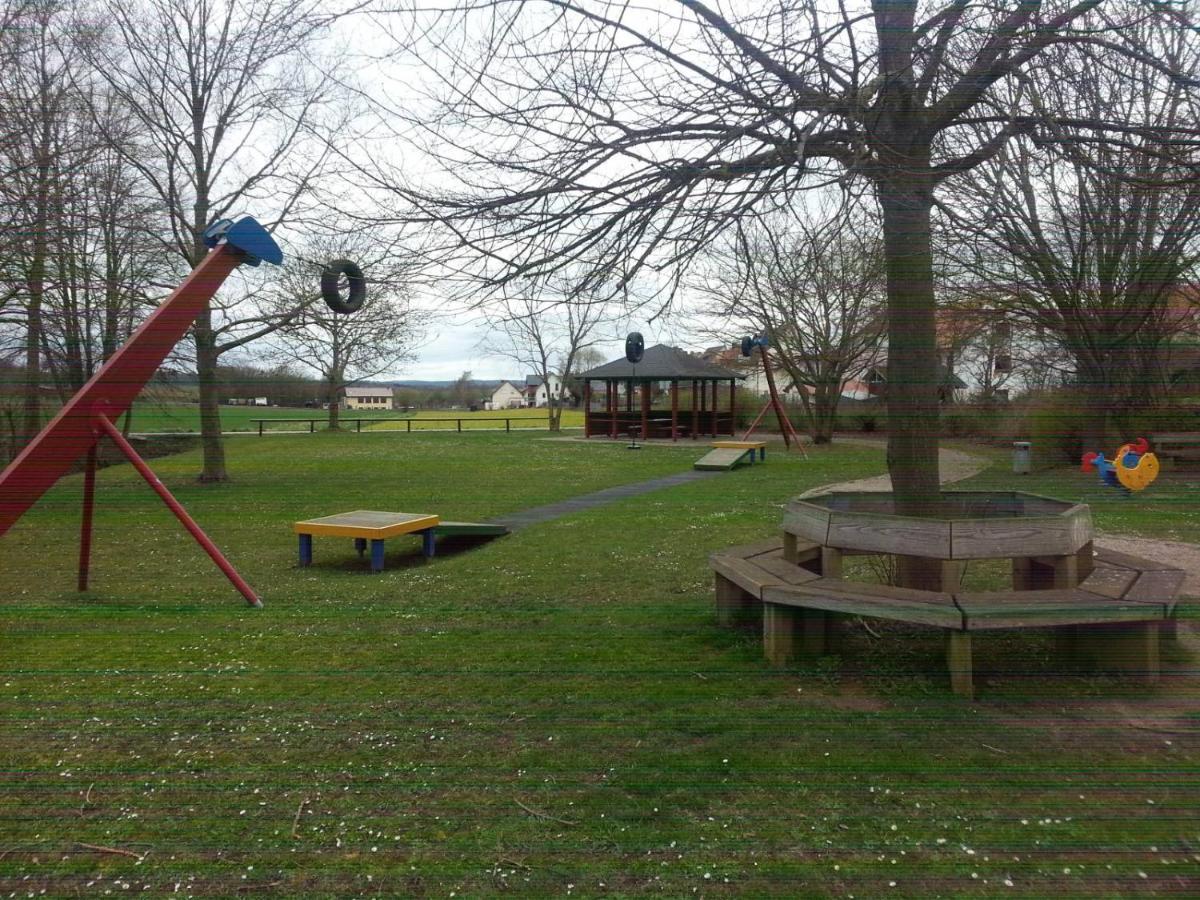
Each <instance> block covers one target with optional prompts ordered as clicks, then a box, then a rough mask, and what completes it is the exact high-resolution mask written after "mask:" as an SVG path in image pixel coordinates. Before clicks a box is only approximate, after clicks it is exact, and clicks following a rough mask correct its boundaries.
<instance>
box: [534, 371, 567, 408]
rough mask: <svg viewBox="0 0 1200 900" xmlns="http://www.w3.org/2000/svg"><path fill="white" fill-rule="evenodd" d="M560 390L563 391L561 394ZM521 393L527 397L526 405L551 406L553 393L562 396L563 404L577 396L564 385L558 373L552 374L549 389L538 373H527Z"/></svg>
mask: <svg viewBox="0 0 1200 900" xmlns="http://www.w3.org/2000/svg"><path fill="white" fill-rule="evenodd" d="M559 391H562V393H561V395H560V394H559ZM521 393H522V394H523V396H524V399H525V404H524V405H525V406H549V405H550V396H551V394H553V395H554V396H557V397H560V403H561V404H562V405H563V406H568V405H570V404H571V403H574V402H575V398H574V397H573V396H572V395H571V392H570V391H569V390H567V389H566V388H564V387H563V386H562V381H561V379H559V377H558V376H557V375H551V376H550V378H549V385H548V389H547V384H546V383H543V381H542V379H541V378H539V377H538V376H537V375H526V376H525V386H524V389H523V390H522V391H521Z"/></svg>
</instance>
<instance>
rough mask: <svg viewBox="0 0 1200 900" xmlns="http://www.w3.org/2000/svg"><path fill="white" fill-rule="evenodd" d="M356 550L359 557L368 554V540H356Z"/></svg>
mask: <svg viewBox="0 0 1200 900" xmlns="http://www.w3.org/2000/svg"><path fill="white" fill-rule="evenodd" d="M354 549H355V550H357V551H358V555H359V556H360V557H361V556H362V555H363V554H364V553H366V552H367V539H366V538H355V539H354Z"/></svg>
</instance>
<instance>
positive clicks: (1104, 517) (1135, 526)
mask: <svg viewBox="0 0 1200 900" xmlns="http://www.w3.org/2000/svg"><path fill="white" fill-rule="evenodd" d="M973 452H974V451H973ZM985 452H987V451H985ZM989 455H993V456H994V457H995V458H996V464H995V465H994V466H993V467H992V468H990V469H988V470H986V471H984V472H981V473H980V474H979V475H977V476H975V477H974V478H971V479H968V480H966V481H960V482H959V483H958V484H955V485H954V488H955V489H961V490H1008V491H1011V490H1021V491H1029V492H1031V493H1034V494H1044V495H1046V496H1048V497H1061V498H1062V499H1064V500H1078V501H1080V502H1082V503H1087V504H1088V505H1090V506H1091V508H1092V518H1093V521H1094V524H1095V526H1096V531H1097V532H1099V533H1101V534H1104V533H1108V534H1125V533H1128V534H1136V535H1140V536H1142V537H1152V538H1167V539H1170V540H1176V541H1193V542H1195V541H1200V471H1197V470H1196V469H1195V468H1191V469H1177V470H1172V471H1163V472H1161V473H1160V474H1159V476H1158V480H1157V481H1155V482H1154V484H1152V485H1151V486H1150V487H1148V488H1147V489H1146V490H1144V491H1140V492H1138V493H1136V494H1132V495H1126V494H1125V493H1124V492H1123V491H1118V490H1116V489H1115V488H1111V487H1108V486H1107V485H1103V484H1101V483H1100V477H1099V476H1098V475H1096V473H1095V472H1090V473H1085V472H1082V471H1080V468H1079V466H1077V465H1076V466H1055V467H1054V468H1049V469H1042V470H1039V471H1036V472H1033V473H1031V474H1029V475H1014V474H1012V464H1011V456H1010V454H1008V453H1007V452H1005V453H1003V454H1001V453H998V452H997V453H991V454H989Z"/></svg>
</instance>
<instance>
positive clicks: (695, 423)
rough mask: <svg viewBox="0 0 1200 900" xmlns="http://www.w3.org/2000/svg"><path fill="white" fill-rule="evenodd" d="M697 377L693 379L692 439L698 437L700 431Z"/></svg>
mask: <svg viewBox="0 0 1200 900" xmlns="http://www.w3.org/2000/svg"><path fill="white" fill-rule="evenodd" d="M697 399H698V398H697V396H696V379H695V378H693V379H692V440H693V441H694V440H695V439H696V435H697V434H699V433H700V415H699V413H698V412H697V409H696V400H697Z"/></svg>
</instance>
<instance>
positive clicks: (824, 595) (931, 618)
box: [762, 578, 963, 630]
mask: <svg viewBox="0 0 1200 900" xmlns="http://www.w3.org/2000/svg"><path fill="white" fill-rule="evenodd" d="M846 587H847V585H846V584H845V583H844V582H836V581H834V580H833V579H829V578H819V579H817V580H816V581H810V582H809V583H808V584H804V585H786V586H784V585H781V586H775V587H768V588H765V589H764V590H763V594H762V599H763V602H764V603H776V604H779V605H780V606H799V607H804V608H807V609H820V610H824V611H826V612H840V613H849V614H851V615H859V616H871V617H874V618H877V619H890V620H892V621H896V622H911V623H913V624H915V625H933V626H935V627H938V628H953V629H959V630H961V629H962V627H963V617H962V613H961V612H960V611H959V609H958V607H957V606H955V605H954V600H953V598H952V597H951V596H950V595H949V594H936V593H934V592H932V591H928V592H916V591H914V592H910V593H927V594H929V596H930V599H922V600H913V599H908V598H902V597H896V596H889V595H888V594H887V593H882V592H881V593H875V592H867V591H861V590H846V589H845V588H846ZM852 587H853V588H859V587H874V586H873V585H853V586H852ZM941 598H944V599H941Z"/></svg>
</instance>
